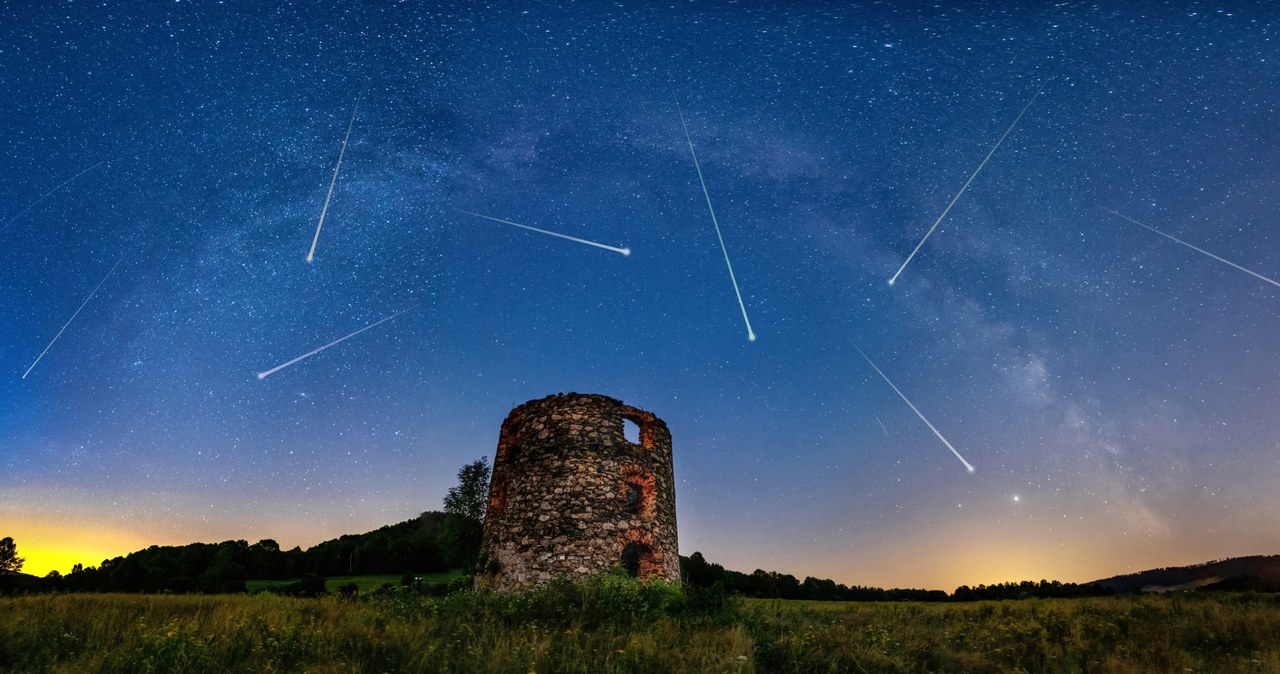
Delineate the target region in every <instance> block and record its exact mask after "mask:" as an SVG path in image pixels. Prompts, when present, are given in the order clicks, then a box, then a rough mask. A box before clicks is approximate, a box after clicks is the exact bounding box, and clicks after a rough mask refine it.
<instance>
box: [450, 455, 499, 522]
mask: <svg viewBox="0 0 1280 674" xmlns="http://www.w3.org/2000/svg"><path fill="white" fill-rule="evenodd" d="M488 505H489V457H482V458H480V459H479V460H476V461H472V462H471V463H468V464H467V465H465V466H463V467H462V468H461V469H459V470H458V485H457V486H456V487H450V488H449V493H448V494H446V495H445V497H444V511H445V512H446V513H449V514H454V515H464V516H466V517H469V518H471V519H473V520H475V521H477V522H483V521H484V511H485V509H486V508H487V507H488Z"/></svg>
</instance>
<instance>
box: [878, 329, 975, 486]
mask: <svg viewBox="0 0 1280 674" xmlns="http://www.w3.org/2000/svg"><path fill="white" fill-rule="evenodd" d="M853 348H855V349H857V350H858V353H861V354H862V357H863V358H864V359H865V360H866V361H867V364H868V365H870V366H871V369H873V370H875V371H876V374H879V375H880V378H881V379H884V383H886V384H888V385H889V388H891V389H893V392H894V393H897V394H898V397H899V398H902V402H904V403H906V404H907V407H910V408H911V411H912V412H915V413H916V416H918V417H920V421H923V422H924V425H926V426H928V427H929V430H931V431H933V434H934V435H936V436H938V439H939V440H941V441H942V444H944V445H946V446H947V449H949V450H951V453H952V454H955V455H956V458H957V459H960V463H963V464H964V467H965V469H966V470H968V471H969V472H970V473H972V472H973V466H972V465H971V464H970V463H969V462H968V461H965V460H964V457H963V456H960V452H957V451H956V448H955V447H952V446H951V443H950V442H947V439H946V438H944V437H942V433H939V432H938V429H936V428H934V427H933V424H931V423H929V420H928V419H926V418H924V415H923V414H921V413H920V410H918V409H916V406H915V405H913V404H911V401H910V400H907V396H905V395H903V393H902V391H899V390H898V387H897V386H894V385H893V382H891V381H889V378H888V377H887V376H885V374H884V373H883V372H881V371H880V368H878V367H876V364H875V363H873V362H871V359H870V358H867V354H865V353H862V349H858V346H857V345H856V344H855V345H854V347H853ZM879 420H880V419H879V418H877V419H876V421H879ZM881 427H882V428H883V427H884V425H883V424H881ZM886 432H887V431H886Z"/></svg>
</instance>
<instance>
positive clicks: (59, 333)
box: [22, 178, 124, 379]
mask: <svg viewBox="0 0 1280 674" xmlns="http://www.w3.org/2000/svg"><path fill="white" fill-rule="evenodd" d="M72 180H74V178H73V179H72ZM63 184H64V185H65V184H66V183H63ZM121 262H124V258H123V257H122V258H120V259H119V260H116V263H115V265H113V266H112V267H111V271H109V272H107V275H106V276H103V277H102V280H101V281H99V282H98V285H97V286H94V288H93V292H91V293H89V296H88V297H86V298H84V301H83V302H81V303H80V308H79V309H76V312H75V313H74V314H71V318H68V319H67V322H66V323H64V324H63V325H62V330H59V331H58V334H56V335H54V336H53V339H52V340H50V341H49V346H46V347H44V351H41V352H40V355H39V356H36V359H35V361H33V362H32V363H31V367H29V368H27V371H26V372H23V373H22V378H23V379H26V378H27V375H29V374H31V371H32V370H34V369H35V367H36V363H39V362H40V359H41V358H44V354H46V353H49V349H50V348H52V347H53V343H54V342H56V341H58V338H59V337H61V336H62V333H63V332H65V331H66V329H67V326H68V325H71V321H74V320H76V316H79V315H80V311H81V310H83V309H84V305H86V304H88V303H89V300H91V299H93V296H94V295H95V294H97V292H98V288H101V287H102V284H103V283H106V282H107V279H109V278H111V274H112V273H113V272H115V270H116V267H119V266H120V263H121Z"/></svg>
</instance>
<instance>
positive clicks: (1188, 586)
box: [1090, 555, 1280, 594]
mask: <svg viewBox="0 0 1280 674" xmlns="http://www.w3.org/2000/svg"><path fill="white" fill-rule="evenodd" d="M1090 584H1091V585H1101V586H1102V587H1105V588H1109V589H1111V590H1114V591H1115V592H1116V593H1117V594H1128V593H1132V592H1139V591H1141V592H1167V591H1170V590H1199V591H1213V590H1219V591H1243V590H1254V591H1257V592H1280V555H1255V556H1252V557H1236V558H1234V559H1223V560H1219V561H1214V562H1206V563H1204V564H1194V565H1192V566H1175V567H1168V568H1164V569H1152V570H1150V571H1141V572H1139V573H1130V574H1125V575H1123V576H1113V577H1111V578H1106V579H1103V580H1095V581H1093V582H1092V583H1090Z"/></svg>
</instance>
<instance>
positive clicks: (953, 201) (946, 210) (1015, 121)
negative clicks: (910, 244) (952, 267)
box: [889, 77, 1053, 285]
mask: <svg viewBox="0 0 1280 674" xmlns="http://www.w3.org/2000/svg"><path fill="white" fill-rule="evenodd" d="M1052 81H1053V78H1052V77H1051V78H1049V79H1047V80H1045V82H1044V84H1041V85H1040V88H1039V89H1036V92H1035V93H1034V94H1031V100H1029V101H1027V104H1026V105H1024V106H1022V112H1019V113H1018V116H1017V117H1014V118H1013V123H1012V124H1010V125H1009V128H1008V129H1005V131H1004V135H1003V136H1000V140H997V141H996V144H995V145H993V146H991V151H990V152H988V153H987V156H986V157H985V158H984V159H983V160H982V163H981V164H978V168H976V169H974V170H973V174H972V175H970V176H969V179H968V180H966V181H964V186H963V187H961V188H960V191H959V192H956V195H955V196H954V197H951V203H949V204H947V207H946V208H944V209H942V215H939V216H938V219H937V220H934V221H933V226H932V227H930V228H929V231H928V232H925V235H924V238H923V239H920V243H917V244H916V247H915V249H914V250H912V251H911V254H910V255H908V256H907V259H906V261H905V262H903V263H902V266H901V267H898V271H897V272H895V273H894V275H893V278H891V279H889V285H893V284H894V283H896V282H897V281H898V276H899V275H900V274H902V270H903V269H906V268H907V265H908V264H910V263H911V258H913V257H915V256H916V253H918V252H920V247H921V246H923V245H924V242H925V241H928V240H929V237H930V236H932V235H933V230H935V229H937V228H938V225H940V224H942V219H943V218H945V217H947V213H950V212H951V207H952V206H955V205H956V202H957V201H959V200H960V195H962V194H964V191H965V190H967V189H969V183H972V182H973V179H974V178H977V177H978V174H979V173H981V172H982V169H983V167H985V166H986V165H987V162H989V161H991V155H993V154H995V153H996V150H997V149H999V148H1000V144H1001V143H1003V142H1004V139H1005V138H1008V137H1009V134H1010V133H1013V129H1014V128H1015V127H1017V126H1018V122H1019V121H1021V120H1022V116H1023V115H1025V114H1027V110H1028V109H1030V108H1031V104H1032V103H1034V102H1035V100H1036V97H1037V96H1039V95H1040V92H1041V91H1044V88H1045V86H1047V85H1048V84H1049V83H1050V82H1052Z"/></svg>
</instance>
